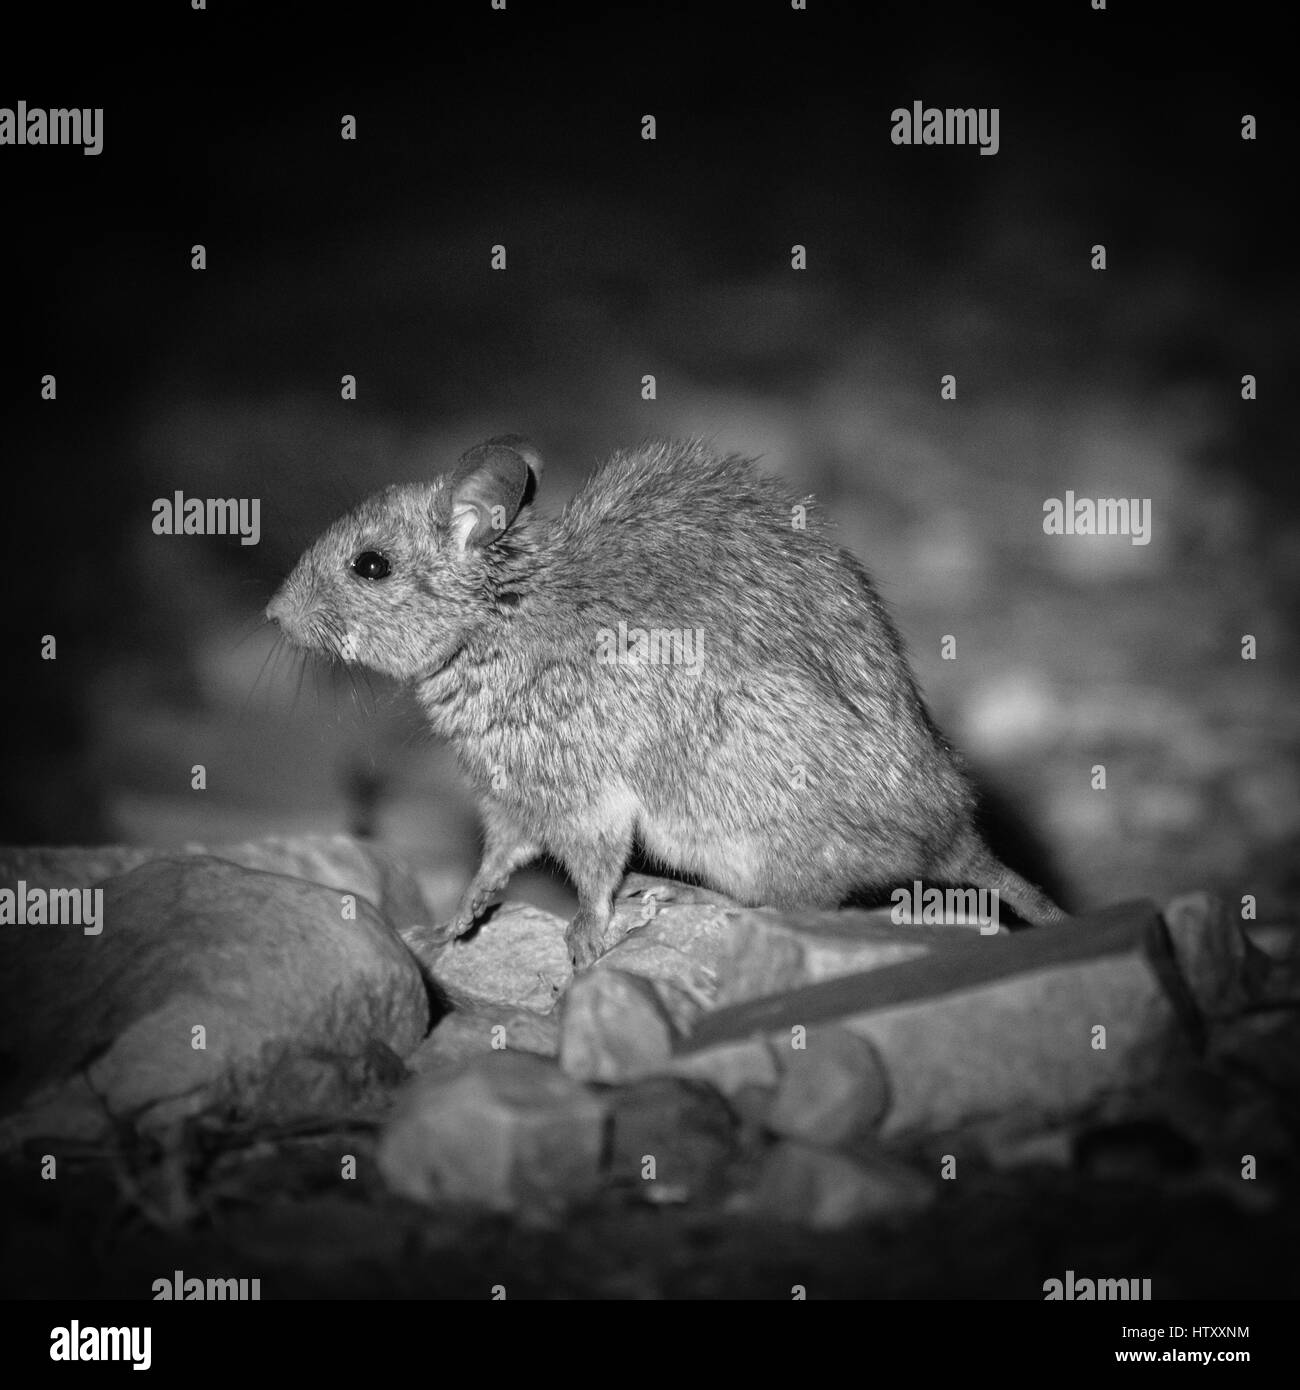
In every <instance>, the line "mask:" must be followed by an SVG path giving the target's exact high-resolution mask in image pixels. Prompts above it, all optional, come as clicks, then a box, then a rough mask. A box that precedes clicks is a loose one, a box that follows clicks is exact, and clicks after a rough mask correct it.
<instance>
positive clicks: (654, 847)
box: [637, 809, 770, 903]
mask: <svg viewBox="0 0 1300 1390" xmlns="http://www.w3.org/2000/svg"><path fill="white" fill-rule="evenodd" d="M637 833H638V834H639V835H640V837H641V843H642V845H643V846H644V847H645V850H646V852H647V853H648V854H650V855H651V856H653V857H654V858H655V859H657V860H659V861H660V862H661V863H663V864H664V865H665V866H667V867H668V868H670V869H676V870H678V871H684V872H686V873H691V874H698V875H699V876H700V878H702V879H703V880H704V881H705V882H706V883H707V884H708V885H709V886H710V887H712V888H716V889H717V890H718V891H719V892H722V893H726V894H728V895H729V896H730V897H733V898H735V899H736V900H737V901H738V902H745V903H760V902H762V901H763V881H764V877H765V869H766V868H767V867H770V866H769V861H768V856H767V854H766V852H765V851H764V849H763V847H762V846H761V845H759V844H758V843H756V842H755V841H753V840H748V839H743V838H738V837H736V836H735V835H727V834H725V833H723V832H720V831H718V830H716V829H714V828H712V827H709V826H707V825H701V824H698V823H696V822H692V821H689V820H686V819H683V818H680V817H673V816H666V815H664V814H663V813H662V812H661V813H659V814H657V815H651V814H649V813H647V812H646V811H645V810H644V809H642V811H641V813H640V815H638V817H637Z"/></svg>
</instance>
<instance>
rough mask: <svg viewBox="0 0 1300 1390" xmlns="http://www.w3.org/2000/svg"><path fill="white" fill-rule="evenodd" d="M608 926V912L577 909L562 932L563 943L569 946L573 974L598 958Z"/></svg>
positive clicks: (592, 963)
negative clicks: (575, 914)
mask: <svg viewBox="0 0 1300 1390" xmlns="http://www.w3.org/2000/svg"><path fill="white" fill-rule="evenodd" d="M608 926H609V916H608V914H605V915H598V914H596V913H594V912H588V911H587V910H586V909H585V908H579V909H578V915H577V916H576V917H575V918H574V919H573V921H572V922H570V923H569V926H568V929H567V930H566V931H565V933H564V944H565V945H566V946H567V947H568V948H569V959H570V960H571V961H572V962H573V969H574V973H575V974H576V973H577V972H578V971H579V970H586V969H587V968H588V966H591V965H594V964H595V963H596V961H598V960H599V959H600V957H601V955H602V953H603V952H604V949H605V929H606V927H608Z"/></svg>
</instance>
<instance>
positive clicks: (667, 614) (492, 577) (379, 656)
mask: <svg viewBox="0 0 1300 1390" xmlns="http://www.w3.org/2000/svg"><path fill="white" fill-rule="evenodd" d="M542 468H543V464H542V457H541V454H540V453H539V452H538V450H537V449H536V447H535V446H534V445H533V444H531V443H530V442H529V441H528V440H527V439H525V438H524V437H523V436H521V435H501V436H498V437H496V438H494V439H490V440H488V441H487V442H486V443H484V444H480V445H478V446H476V447H475V448H472V449H470V450H469V451H468V452H467V453H466V454H465V455H464V456H463V457H462V458H461V459H460V461H459V462H458V464H457V465H456V466H455V468H454V469H453V470H451V471H450V472H449V473H446V474H444V475H442V476H440V477H436V478H434V479H433V480H432V481H427V482H421V483H411V484H405V485H396V486H391V487H388V488H386V489H385V490H383V491H381V492H378V493H376V494H374V495H373V496H371V497H369V498H367V499H366V500H365V501H363V502H361V503H360V504H359V505H358V506H356V507H355V508H354V509H353V510H352V511H350V512H348V513H347V514H346V515H345V516H343V517H341V518H340V519H339V520H338V521H336V522H334V524H333V525H332V526H330V527H329V528H328V529H327V530H326V531H325V532H324V533H323V534H322V535H321V536H320V537H319V538H318V539H317V540H316V541H314V542H313V543H312V545H311V546H310V547H309V548H308V549H307V551H306V552H305V553H304V554H303V556H302V557H301V559H300V560H299V561H298V563H297V565H296V566H295V568H294V569H293V571H292V573H291V574H290V575H289V577H288V579H286V580H285V582H284V584H283V585H282V586H281V588H280V590H279V592H278V593H277V594H276V595H275V597H274V598H273V599H272V601H271V603H270V605H269V606H268V607H267V610H266V614H267V617H268V618H269V619H270V620H271V621H272V622H274V623H276V624H278V626H279V628H280V630H281V632H282V633H283V635H284V636H285V637H286V638H287V639H288V640H289V641H290V643H292V644H293V645H295V646H297V647H300V648H304V649H307V650H309V651H312V652H315V653H317V654H320V655H324V656H326V657H329V658H333V659H335V660H339V661H344V662H355V663H360V664H362V665H364V666H366V667H368V668H370V669H372V670H374V671H377V672H380V673H382V674H384V675H387V676H391V677H394V678H395V679H397V680H398V681H401V682H404V683H406V684H408V685H409V686H410V687H412V688H413V690H414V694H415V697H416V699H417V700H418V702H419V704H420V706H421V708H422V709H423V712H424V714H425V716H426V717H427V719H428V722H429V725H430V726H431V727H432V729H433V730H434V731H435V732H436V733H438V734H440V735H442V736H444V737H446V738H447V739H449V740H450V741H451V743H452V744H453V746H454V748H455V750H456V752H457V755H458V759H459V762H460V766H461V768H462V769H463V771H464V773H465V775H466V776H467V778H468V779H469V781H470V783H471V784H472V785H473V788H474V790H475V793H476V796H477V801H478V805H479V808H480V811H481V815H482V821H483V828H484V847H483V854H482V860H481V863H480V864H479V868H478V871H477V872H476V873H475V875H474V877H473V880H472V881H471V883H470V884H469V886H468V888H467V889H466V890H465V893H464V896H463V898H462V899H461V902H460V905H459V907H458V908H457V911H456V914H455V917H454V918H453V920H452V921H451V922H450V923H447V924H443V925H440V927H439V930H438V937H439V939H443V940H450V939H452V938H454V937H459V936H462V935H464V934H465V933H466V932H468V931H469V930H470V928H471V927H472V926H473V925H474V924H475V923H476V922H477V921H478V920H479V918H480V917H481V916H482V914H483V913H484V911H485V910H486V908H487V907H488V906H489V905H491V904H492V903H493V901H494V900H495V897H496V895H498V894H499V893H500V892H501V890H502V889H504V887H505V885H506V882H507V881H508V879H509V877H510V875H511V874H512V873H514V872H515V871H516V870H517V869H520V868H522V867H523V866H525V865H526V864H528V863H529V862H530V861H532V860H534V859H536V858H538V857H539V856H540V855H542V854H543V853H549V854H550V855H551V856H553V857H554V858H555V859H557V860H558V861H559V862H560V863H561V864H562V865H563V866H564V868H565V870H566V871H567V872H568V874H569V876H570V878H571V879H572V881H573V884H574V887H575V888H576V890H577V895H578V911H577V915H576V916H575V917H574V918H573V920H572V922H571V923H570V924H569V926H568V929H567V932H566V938H565V939H566V942H567V944H568V948H569V954H570V956H571V958H572V960H573V962H574V966H575V968H577V969H582V968H585V967H586V966H588V965H590V964H591V963H592V962H593V961H594V960H595V959H596V958H597V957H598V956H599V955H600V953H601V951H602V947H603V944H604V941H605V936H606V933H607V929H608V928H609V926H610V923H611V919H612V916H613V904H614V897H615V892H616V890H617V889H618V887H619V884H620V882H621V881H622V879H623V875H624V870H625V868H626V867H627V863H628V860H629V857H630V855H631V852H632V850H633V847H634V843H635V842H637V841H639V843H640V845H641V847H642V849H643V850H644V851H645V852H646V854H648V855H649V856H650V857H651V858H652V859H654V860H656V861H658V862H659V863H660V864H662V865H663V866H664V867H665V868H666V869H668V870H669V871H675V872H677V873H682V874H685V875H689V876H694V877H695V878H696V879H698V881H700V882H701V883H703V884H704V885H705V886H706V887H708V888H712V889H716V890H718V891H720V892H721V893H723V894H725V895H727V896H728V897H729V898H730V899H732V900H733V901H734V902H737V903H740V904H744V905H747V906H767V907H775V908H796V907H822V908H834V907H839V906H841V905H843V904H845V903H846V902H849V901H863V900H870V899H871V898H872V897H873V896H874V897H875V898H877V899H879V898H881V897H883V896H884V895H885V894H886V893H888V892H889V891H890V890H891V889H896V888H898V887H900V886H904V885H906V886H908V887H910V886H911V885H912V884H913V883H914V882H915V881H917V880H921V881H925V882H928V883H934V884H948V885H959V884H965V885H974V886H977V887H981V888H987V889H995V890H997V892H998V894H999V896H1000V897H1001V898H1004V899H1005V900H1006V901H1007V902H1008V903H1010V905H1011V907H1012V908H1013V909H1014V910H1015V911H1016V913H1017V914H1018V915H1019V916H1020V917H1022V918H1023V919H1024V920H1025V921H1027V922H1029V923H1030V924H1031V925H1042V924H1046V923H1054V922H1059V921H1061V920H1062V919H1063V918H1064V914H1063V913H1062V911H1061V909H1060V908H1059V907H1057V906H1056V904H1055V903H1053V902H1052V901H1051V900H1050V899H1049V898H1048V897H1047V896H1046V895H1045V894H1043V893H1042V892H1040V891H1039V890H1038V889H1037V888H1035V887H1034V886H1032V885H1031V884H1030V883H1028V882H1027V881H1026V880H1025V879H1023V878H1021V877H1020V875H1018V874H1016V873H1015V872H1014V871H1013V870H1011V869H1009V868H1008V867H1007V866H1006V865H1005V864H1003V863H1002V862H1001V861H1000V860H998V859H997V858H996V857H995V856H994V854H993V853H992V851H991V850H990V849H989V848H988V846H987V845H986V844H985V843H984V841H983V839H982V838H981V836H980V835H979V833H978V831H977V829H976V827H975V821H974V814H975V794H974V789H973V787H972V784H971V782H970V779H969V777H968V776H967V774H966V772H965V770H964V767H963V763H962V760H961V757H960V755H959V754H958V752H957V751H956V750H955V749H954V748H953V747H952V745H951V744H950V743H949V742H948V741H947V739H945V737H944V736H943V735H942V733H941V732H940V731H939V729H938V728H937V727H936V725H935V723H934V721H933V719H932V718H931V716H930V713H929V710H928V709H927V707H926V704H925V701H924V700H923V698H922V696H921V692H920V690H919V687H918V685H917V682H916V680H915V678H914V677H913V674H912V671H911V668H910V666H909V665H908V661H907V657H906V654H905V651H904V646H903V642H902V639H901V637H900V636H899V633H898V630H897V628H896V627H895V625H894V622H893V620H892V618H891V617H890V615H889V613H888V612H887V610H886V608H885V605H884V603H883V601H882V600H881V598H880V595H879V594H878V593H877V591H876V589H875V586H874V585H873V583H872V581H871V579H870V578H869V576H868V574H867V571H866V570H865V569H864V567H863V566H862V564H861V563H860V562H859V561H858V559H857V558H856V557H855V556H854V555H853V554H852V553H851V552H850V551H848V550H846V549H843V548H841V547H840V546H838V545H837V544H836V543H835V541H834V539H833V537H832V534H831V532H830V528H829V525H828V523H827V522H826V520H825V519H824V517H823V516H822V513H821V511H820V509H819V508H818V506H817V505H816V503H815V500H814V499H812V498H808V497H805V498H798V497H795V496H794V495H792V494H791V493H790V492H789V491H788V490H787V489H786V488H785V487H784V486H783V485H782V484H781V483H780V482H779V481H778V480H776V479H773V478H771V477H768V476H765V475H763V474H761V473H760V472H759V471H758V470H757V469H756V468H755V466H754V462H753V461H752V460H749V459H746V458H744V457H741V456H738V455H734V454H723V453H719V452H717V451H715V450H714V449H712V448H711V447H710V446H709V445H708V444H706V443H705V442H703V441H701V440H689V441H685V442H674V441H656V442H650V443H647V444H643V445H641V446H640V447H637V448H635V449H630V450H623V451H619V452H616V453H615V454H614V455H613V456H612V457H611V458H610V459H609V460H608V461H607V462H606V463H605V464H604V465H603V466H602V467H601V468H600V469H599V470H598V471H597V472H596V473H595V475H594V476H593V477H592V478H591V479H590V481H588V482H587V484H586V486H585V487H584V488H583V489H582V490H581V491H580V492H579V493H578V494H577V495H576V496H575V497H574V498H573V499H572V501H570V502H569V503H568V505H567V506H566V507H565V508H564V509H563V510H562V511H561V512H560V513H559V515H558V516H555V517H553V518H545V517H542V516H540V515H538V514H537V513H536V512H535V509H534V507H533V505H532V502H533V497H534V495H535V492H536V489H537V484H538V481H539V479H540V477H541V474H542Z"/></svg>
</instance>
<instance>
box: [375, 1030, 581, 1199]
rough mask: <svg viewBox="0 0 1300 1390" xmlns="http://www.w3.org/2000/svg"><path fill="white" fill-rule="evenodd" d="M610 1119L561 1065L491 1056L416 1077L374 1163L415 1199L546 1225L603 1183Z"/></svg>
mask: <svg viewBox="0 0 1300 1390" xmlns="http://www.w3.org/2000/svg"><path fill="white" fill-rule="evenodd" d="M605 1125H606V1109H605V1105H604V1104H603V1103H602V1102H601V1101H600V1100H599V1099H598V1098H597V1097H596V1096H594V1095H593V1094H592V1093H591V1092H590V1091H589V1090H588V1089H587V1088H586V1087H585V1086H582V1085H581V1084H580V1083H578V1082H576V1081H573V1080H572V1079H571V1078H569V1077H567V1076H566V1075H565V1074H564V1073H563V1072H562V1071H561V1070H560V1069H559V1068H558V1067H556V1066H554V1065H553V1064H551V1063H549V1062H545V1061H543V1060H542V1059H541V1058H538V1057H531V1056H527V1055H525V1054H522V1053H511V1052H499V1053H493V1054H491V1055H489V1056H486V1057H478V1058H475V1059H473V1060H472V1061H469V1062H466V1063H464V1064H463V1065H462V1066H460V1067H457V1068H455V1069H454V1070H452V1071H450V1072H431V1073H428V1074H426V1075H424V1076H420V1077H417V1078H416V1079H415V1081H413V1082H411V1083H410V1085H409V1087H408V1089H407V1091H406V1092H405V1094H404V1096H403V1097H402V1099H401V1100H400V1101H399V1104H398V1108H397V1110H396V1112H395V1113H394V1115H393V1117H392V1119H391V1120H390V1121H389V1123H388V1124H387V1126H386V1127H385V1128H384V1131H383V1134H382V1135H381V1138H380V1143H379V1150H378V1164H379V1169H380V1172H381V1173H382V1174H383V1177H384V1180H385V1182H387V1184H388V1185H389V1187H390V1188H392V1190H393V1191H394V1192H397V1193H399V1194H401V1195H402V1196H404V1197H409V1198H411V1199H412V1200H414V1201H418V1202H425V1203H429V1204H435V1203H440V1202H447V1203H452V1204H456V1205H459V1204H469V1205H471V1206H476V1207H486V1208H489V1209H490V1210H493V1211H498V1212H515V1213H518V1214H519V1215H520V1216H522V1217H524V1218H526V1219H529V1220H537V1221H543V1222H544V1221H549V1220H552V1219H554V1218H555V1217H556V1216H558V1215H559V1214H560V1213H561V1212H562V1211H563V1210H564V1208H565V1207H566V1206H567V1205H568V1204H569V1203H570V1202H571V1201H573V1200H575V1199H578V1198H581V1197H583V1196H586V1195H588V1194H590V1193H591V1192H593V1191H594V1190H595V1189H596V1188H597V1187H598V1186H599V1184H600V1181H601V1172H600V1159H601V1150H602V1147H603V1144H604V1135H605Z"/></svg>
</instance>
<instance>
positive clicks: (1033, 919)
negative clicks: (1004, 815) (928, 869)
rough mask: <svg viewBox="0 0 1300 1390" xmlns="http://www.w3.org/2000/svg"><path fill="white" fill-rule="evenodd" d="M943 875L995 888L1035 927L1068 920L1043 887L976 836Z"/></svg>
mask: <svg viewBox="0 0 1300 1390" xmlns="http://www.w3.org/2000/svg"><path fill="white" fill-rule="evenodd" d="M950 863H951V866H952V867H951V869H950V871H949V872H947V873H945V875H944V877H946V878H950V879H951V880H952V881H953V882H954V883H973V884H974V885H975V886H976V887H977V888H991V889H996V891H997V895H998V898H999V899H1000V900H1001V901H1003V902H1006V903H1009V904H1010V905H1011V906H1012V907H1013V908H1014V909H1015V911H1016V913H1017V914H1018V915H1019V916H1020V917H1023V918H1024V920H1025V921H1026V922H1028V923H1029V924H1030V925H1031V926H1035V927H1048V926H1053V925H1056V924H1058V923H1060V922H1065V921H1068V920H1069V918H1068V916H1067V914H1066V913H1064V912H1062V911H1061V909H1060V908H1059V907H1057V905H1056V904H1055V903H1054V902H1053V901H1052V900H1051V898H1049V897H1048V896H1047V894H1046V893H1044V892H1042V891H1041V890H1040V889H1038V888H1035V887H1034V885H1033V884H1032V883H1029V882H1028V881H1027V880H1026V879H1023V878H1021V877H1020V875H1019V874H1018V873H1016V871H1015V870H1014V869H1008V868H1007V866H1006V865H1005V864H1004V863H1003V862H1002V861H1001V860H1000V859H999V858H998V857H997V856H996V855H995V854H994V853H993V851H992V850H991V849H990V848H989V847H988V846H987V845H986V844H985V843H984V841H983V840H981V839H980V838H979V837H978V836H977V835H972V836H971V837H970V839H969V840H967V841H966V842H965V844H964V845H963V846H962V851H961V852H960V853H958V854H956V855H954V856H953V859H952V860H951V861H950Z"/></svg>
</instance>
